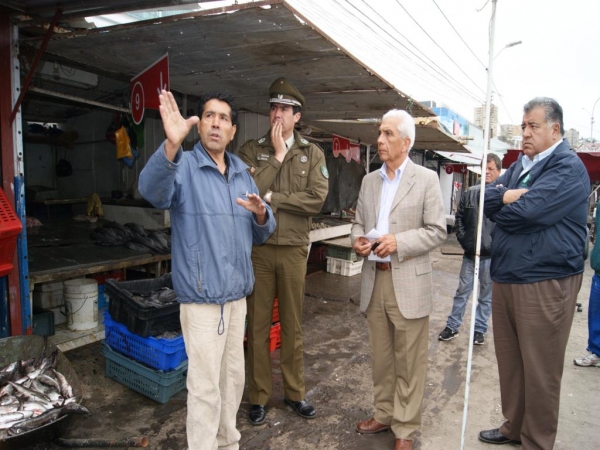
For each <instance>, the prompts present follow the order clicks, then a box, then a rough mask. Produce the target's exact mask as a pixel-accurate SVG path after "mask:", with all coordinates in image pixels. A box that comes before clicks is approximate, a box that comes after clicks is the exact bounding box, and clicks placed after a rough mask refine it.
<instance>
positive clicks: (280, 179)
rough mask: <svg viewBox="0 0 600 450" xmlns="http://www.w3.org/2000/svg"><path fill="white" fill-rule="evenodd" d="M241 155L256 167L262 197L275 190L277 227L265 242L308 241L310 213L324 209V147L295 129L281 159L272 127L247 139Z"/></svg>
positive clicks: (326, 188) (277, 243)
mask: <svg viewBox="0 0 600 450" xmlns="http://www.w3.org/2000/svg"><path fill="white" fill-rule="evenodd" d="M238 156H239V157H240V158H241V159H242V161H244V162H245V163H246V164H248V165H249V166H250V167H251V168H254V182H255V183H256V186H257V187H258V190H259V192H260V195H261V197H263V196H264V195H265V194H266V193H267V191H268V190H271V191H272V192H273V194H272V196H271V209H272V210H273V212H274V214H275V219H276V221H277V228H276V230H275V233H273V234H272V235H271V237H270V238H269V239H268V240H267V242H266V243H267V244H272V245H306V244H308V243H309V232H310V229H311V223H312V219H311V217H312V216H314V215H316V214H318V213H319V212H320V211H321V207H322V206H323V203H324V202H325V198H326V197H327V191H328V188H329V183H328V177H329V174H328V172H327V165H326V164H325V155H324V154H323V151H322V150H321V149H320V148H319V147H318V146H316V145H314V144H311V143H309V142H308V141H307V140H306V139H304V138H303V137H302V136H300V134H299V133H298V132H297V131H294V145H293V146H292V148H291V149H289V150H288V152H287V154H286V155H285V158H284V160H283V163H280V162H279V161H278V160H277V159H276V158H275V149H274V148H273V145H272V143H271V130H269V131H268V132H267V134H265V135H264V136H263V137H261V138H260V139H256V140H250V141H248V142H246V143H245V144H244V145H243V146H242V147H241V148H240V151H239V153H238Z"/></svg>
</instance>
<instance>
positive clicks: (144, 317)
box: [106, 273, 181, 337]
mask: <svg viewBox="0 0 600 450" xmlns="http://www.w3.org/2000/svg"><path fill="white" fill-rule="evenodd" d="M163 287H168V288H173V285H172V283H171V274H170V273H169V274H166V275H163V276H162V277H160V278H154V279H149V280H137V281H117V280H112V279H110V280H107V281H106V293H107V295H108V297H109V298H110V301H109V305H108V312H109V314H110V316H111V317H112V319H113V320H115V321H117V322H119V323H122V324H124V325H126V326H127V330H129V331H130V332H131V333H135V334H138V335H140V336H142V337H148V336H156V335H158V334H161V333H164V332H165V331H177V330H180V329H181V322H180V320H179V303H173V304H169V305H166V306H165V307H163V308H155V307H143V306H140V305H139V304H138V303H137V302H136V301H135V300H134V299H133V295H134V293H140V294H145V293H148V292H151V291H153V290H155V289H160V288H163Z"/></svg>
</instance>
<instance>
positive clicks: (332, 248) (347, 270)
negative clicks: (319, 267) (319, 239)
mask: <svg viewBox="0 0 600 450" xmlns="http://www.w3.org/2000/svg"><path fill="white" fill-rule="evenodd" d="M362 265H363V259H362V258H359V257H358V255H357V254H356V252H355V251H354V249H353V248H352V247H342V246H338V245H327V272H329V273H334V274H338V275H342V276H345V277H351V276H353V275H357V274H359V273H360V272H361V270H362Z"/></svg>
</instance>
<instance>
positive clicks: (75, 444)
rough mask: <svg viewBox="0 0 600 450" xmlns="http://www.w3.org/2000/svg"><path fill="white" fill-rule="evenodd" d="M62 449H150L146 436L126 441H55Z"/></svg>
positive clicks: (62, 439) (61, 439) (59, 439)
mask: <svg viewBox="0 0 600 450" xmlns="http://www.w3.org/2000/svg"><path fill="white" fill-rule="evenodd" d="M54 443H55V444H57V445H60V446H61V447H69V448H90V447H142V448H146V447H148V443H149V441H148V438H147V437H146V436H139V437H132V438H126V439H93V438H91V439H64V438H58V439H56V440H55V441H54Z"/></svg>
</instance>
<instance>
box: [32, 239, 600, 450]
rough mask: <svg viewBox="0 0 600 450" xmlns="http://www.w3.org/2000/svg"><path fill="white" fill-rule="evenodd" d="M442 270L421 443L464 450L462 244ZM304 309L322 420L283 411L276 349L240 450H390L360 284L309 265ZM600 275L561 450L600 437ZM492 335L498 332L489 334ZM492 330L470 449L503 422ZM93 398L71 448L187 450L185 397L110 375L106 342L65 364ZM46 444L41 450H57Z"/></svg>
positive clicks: (580, 449)
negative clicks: (128, 444) (585, 363)
mask: <svg viewBox="0 0 600 450" xmlns="http://www.w3.org/2000/svg"><path fill="white" fill-rule="evenodd" d="M432 257H433V260H434V272H433V278H434V284H435V287H434V296H435V299H434V300H435V301H434V312H433V314H432V315H431V316H430V327H429V337H430V347H429V369H428V376H427V385H426V393H425V400H424V403H423V425H422V428H421V431H420V433H419V435H418V436H417V437H416V439H415V441H414V448H415V449H417V450H419V449H435V450H437V449H459V448H461V430H462V422H463V420H462V419H463V405H464V397H465V381H466V369H467V356H468V343H469V340H468V326H469V321H470V305H469V311H468V312H467V314H466V316H465V323H464V324H463V328H462V329H461V330H460V335H459V336H458V337H457V338H456V339H454V340H452V341H450V342H441V341H438V340H437V336H438V334H439V332H440V331H441V330H442V329H443V328H444V327H445V322H446V317H447V314H448V313H449V312H450V309H451V306H452V298H453V295H454V292H455V290H456V287H457V285H458V273H459V270H460V264H461V259H462V256H461V255H460V248H459V247H458V244H457V243H456V241H455V239H454V236H452V235H450V236H449V238H448V241H447V243H446V245H445V246H443V247H442V248H441V249H438V250H437V251H435V252H433V253H432ZM309 271H311V272H312V273H311V274H310V275H309V276H308V277H307V280H306V298H305V304H304V352H305V357H304V366H305V369H304V373H305V382H306V392H307V395H306V397H307V399H308V400H309V401H310V402H311V403H312V404H313V405H314V406H315V407H316V408H317V413H318V416H317V418H316V419H314V420H305V419H302V418H300V417H298V416H297V415H295V413H294V412H293V411H292V409H291V408H290V407H288V406H286V405H285V404H284V403H283V389H282V381H281V371H280V370H279V366H278V358H279V350H276V351H274V352H273V353H272V354H271V361H272V365H273V386H274V392H273V396H272V398H271V400H270V401H269V403H268V405H267V408H268V409H267V422H266V423H265V424H264V425H261V426H257V427H255V426H252V425H250V423H249V422H248V420H247V418H246V417H247V410H248V407H249V405H248V401H247V397H246V395H245V396H244V399H243V401H242V405H241V407H240V410H239V412H238V428H239V430H240V432H241V434H242V438H241V442H240V448H241V449H247V450H258V449H264V450H267V449H271V450H280V449H298V450H303V449H323V450H325V449H331V450H333V449H340V450H341V449H353V450H354V449H356V450H363V449H373V450H379V449H382V450H383V449H389V450H391V449H393V447H394V436H393V434H391V433H380V434H378V435H373V436H361V435H359V434H357V433H356V431H355V426H356V422H358V421H360V420H363V419H365V418H369V417H371V415H372V412H373V409H372V402H373V387H372V379H371V365H370V352H369V344H368V333H367V326H366V321H365V318H364V317H363V315H362V314H361V313H360V312H359V309H358V298H359V291H360V275H356V276H353V277H342V276H340V275H332V274H328V273H326V272H325V271H324V265H323V264H322V265H320V266H319V265H317V266H315V265H311V266H310V267H309ZM592 273H593V272H592V270H591V269H590V268H589V265H587V268H586V273H585V275H584V281H583V286H582V288H581V291H580V296H579V297H580V300H579V301H580V302H582V303H583V305H584V310H583V313H576V314H575V319H574V323H573V329H572V332H571V338H570V341H569V345H568V348H567V357H566V361H565V373H564V377H563V388H562V394H561V402H562V404H561V412H560V422H559V432H558V439H557V442H556V445H555V449H556V450H571V449H577V450H592V449H597V448H598V444H597V439H596V434H597V433H596V432H595V431H596V430H595V428H596V427H597V426H598V424H599V423H600V404H599V402H598V398H600V369H597V368H580V367H575V366H574V365H573V363H572V359H573V358H574V357H577V356H581V355H582V354H583V353H584V351H585V346H586V343H587V299H588V296H589V291H590V282H591V277H592ZM490 328H491V327H490ZM492 334H493V330H491V329H490V330H489V331H488V334H487V336H486V343H485V345H483V346H476V347H475V348H474V349H473V358H472V371H471V384H470V391H469V392H470V394H469V410H468V420H467V427H466V433H465V445H464V448H468V449H488V450H489V449H490V446H489V445H488V444H484V443H481V442H479V441H478V440H477V433H478V432H479V431H480V430H481V429H489V428H495V427H497V426H499V425H500V424H501V423H502V414H501V409H500V391H499V387H498V374H497V366H496V359H495V356H494V349H493V337H492ZM66 356H67V357H68V358H69V360H70V361H71V363H72V364H73V366H74V368H75V369H76V371H77V373H78V375H79V378H80V381H81V384H82V386H83V389H84V393H85V394H84V404H85V406H86V407H87V408H88V409H89V410H90V414H89V415H87V416H82V417H75V418H74V419H73V421H72V422H71V426H70V427H69V429H68V430H67V431H66V433H65V435H64V437H69V438H105V439H124V438H130V437H133V436H142V435H144V436H147V437H148V438H149V441H150V444H149V446H148V448H151V449H156V450H182V449H184V448H185V447H186V440H185V415H186V391H185V390H184V391H182V392H180V393H178V394H176V395H174V396H173V397H172V398H171V399H170V401H169V402H168V403H166V404H164V405H162V404H159V403H157V402H155V401H153V400H151V399H149V398H147V397H145V396H143V395H141V394H138V393H136V392H134V391H132V390H130V389H128V388H126V387H124V386H122V385H120V384H118V383H116V382H114V381H112V380H110V379H108V378H107V377H106V376H105V358H104V356H102V354H101V345H100V343H95V344H91V345H88V346H85V347H82V348H78V349H75V350H72V351H69V352H67V353H66ZM59 448H62V447H58V446H57V445H55V444H52V443H40V445H38V446H37V447H36V449H37V450H42V449H44V450H45V449H53V450H56V449H59Z"/></svg>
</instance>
